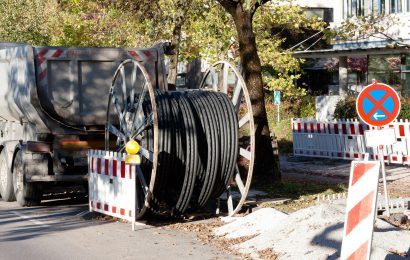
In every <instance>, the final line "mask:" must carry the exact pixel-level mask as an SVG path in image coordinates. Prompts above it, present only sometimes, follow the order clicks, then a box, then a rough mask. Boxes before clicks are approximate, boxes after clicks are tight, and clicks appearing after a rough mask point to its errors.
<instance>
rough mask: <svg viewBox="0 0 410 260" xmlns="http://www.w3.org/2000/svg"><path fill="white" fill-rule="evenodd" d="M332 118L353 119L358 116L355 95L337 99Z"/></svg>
mask: <svg viewBox="0 0 410 260" xmlns="http://www.w3.org/2000/svg"><path fill="white" fill-rule="evenodd" d="M333 117H334V119H354V118H358V116H357V112H356V97H355V96H352V95H351V96H346V97H345V98H344V99H341V100H339V102H337V104H336V109H335V113H334V115H333Z"/></svg>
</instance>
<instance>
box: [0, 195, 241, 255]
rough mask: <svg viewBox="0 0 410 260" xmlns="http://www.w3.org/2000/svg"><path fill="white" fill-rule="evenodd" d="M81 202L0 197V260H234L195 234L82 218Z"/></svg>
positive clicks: (84, 213) (83, 205) (84, 207)
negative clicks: (24, 204) (23, 203)
mask: <svg viewBox="0 0 410 260" xmlns="http://www.w3.org/2000/svg"><path fill="white" fill-rule="evenodd" d="M87 214H89V213H88V208H87V206H86V203H84V201H83V202H79V201H73V200H68V199H67V200H54V201H46V202H43V203H42V205H41V206H39V207H30V208H19V207H18V206H17V204H16V203H15V202H12V203H6V202H3V201H1V199H0V259H4V260H6V259H7V260H13V259H41V260H46V259H53V260H55V259H99V260H101V259H234V257H232V256H230V255H227V254H225V253H223V252H221V251H220V250H219V249H216V248H213V247H210V246H208V245H205V244H203V243H202V242H201V241H198V240H196V236H195V234H192V233H188V232H183V231H177V230H166V229H162V228H161V227H154V226H150V225H145V224H142V223H141V224H139V225H138V226H137V227H136V231H134V232H132V231H131V224H129V223H124V222H112V221H104V220H98V219H91V220H87V216H88V215H87Z"/></svg>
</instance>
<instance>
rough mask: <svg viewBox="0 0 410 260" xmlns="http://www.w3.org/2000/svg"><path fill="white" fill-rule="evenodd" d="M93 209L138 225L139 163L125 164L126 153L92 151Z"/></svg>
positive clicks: (90, 194)
mask: <svg viewBox="0 0 410 260" xmlns="http://www.w3.org/2000/svg"><path fill="white" fill-rule="evenodd" d="M88 160H89V177H88V178H89V179H88V185H89V208H90V211H95V212H100V213H103V214H106V215H110V216H113V217H117V218H121V219H125V220H128V221H132V222H133V227H134V224H135V217H136V210H137V209H136V166H132V165H128V164H125V154H122V153H114V152H107V151H99V150H90V151H89V153H88Z"/></svg>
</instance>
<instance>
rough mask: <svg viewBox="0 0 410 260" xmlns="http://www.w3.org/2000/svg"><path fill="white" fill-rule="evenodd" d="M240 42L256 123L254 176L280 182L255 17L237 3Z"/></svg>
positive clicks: (237, 27) (235, 13)
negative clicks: (255, 31)
mask: <svg viewBox="0 0 410 260" xmlns="http://www.w3.org/2000/svg"><path fill="white" fill-rule="evenodd" d="M231 15H232V16H233V19H234V22H235V26H236V30H237V33H238V40H239V51H240V58H241V63H242V66H243V69H244V74H245V82H246V85H247V87H248V90H249V93H250V98H251V102H252V109H253V113H254V120H255V130H256V132H255V137H256V151H255V168H254V176H256V178H257V179H259V180H278V179H280V171H279V168H278V165H277V163H278V162H277V161H276V160H274V156H273V149H272V140H271V136H270V131H269V126H268V120H267V115H266V109H265V95H264V91H263V82H262V66H261V61H260V58H259V55H258V52H257V48H256V40H255V34H254V32H253V28H252V14H251V13H250V11H247V10H245V9H244V8H243V6H242V4H237V6H236V8H235V10H234V11H233V10H232V12H231Z"/></svg>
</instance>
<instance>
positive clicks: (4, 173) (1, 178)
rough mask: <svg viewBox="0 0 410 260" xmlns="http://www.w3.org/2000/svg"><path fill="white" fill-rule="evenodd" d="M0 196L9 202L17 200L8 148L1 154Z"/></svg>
mask: <svg viewBox="0 0 410 260" xmlns="http://www.w3.org/2000/svg"><path fill="white" fill-rule="evenodd" d="M0 195H1V198H2V199H3V200H4V201H7V202H10V201H15V200H16V198H15V196H14V190H13V174H12V172H11V167H10V162H9V158H8V157H7V150H6V148H3V150H2V151H1V153H0Z"/></svg>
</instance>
